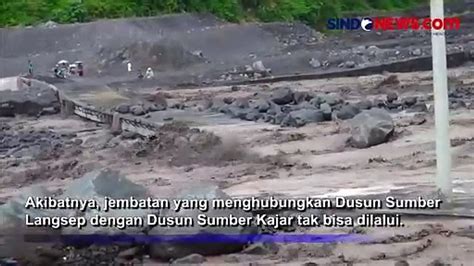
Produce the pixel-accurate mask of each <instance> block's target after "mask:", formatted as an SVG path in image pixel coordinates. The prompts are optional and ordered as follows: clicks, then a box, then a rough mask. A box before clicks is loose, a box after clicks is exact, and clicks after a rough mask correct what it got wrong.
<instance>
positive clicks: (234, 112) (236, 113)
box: [228, 106, 251, 120]
mask: <svg viewBox="0 0 474 266" xmlns="http://www.w3.org/2000/svg"><path fill="white" fill-rule="evenodd" d="M250 111H251V109H242V108H239V107H236V106H230V107H229V108H228V114H229V115H230V116H231V117H232V118H239V119H243V120H245V119H246V118H247V114H248V113H249V112H250Z"/></svg>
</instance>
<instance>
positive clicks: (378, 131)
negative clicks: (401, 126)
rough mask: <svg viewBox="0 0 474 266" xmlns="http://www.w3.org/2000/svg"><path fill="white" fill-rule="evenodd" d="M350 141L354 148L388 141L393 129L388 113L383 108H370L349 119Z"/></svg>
mask: <svg viewBox="0 0 474 266" xmlns="http://www.w3.org/2000/svg"><path fill="white" fill-rule="evenodd" d="M350 128H351V138H350V142H351V145H352V146H353V147H356V148H368V147H371V146H374V145H378V144H381V143H384V142H386V141H388V139H389V137H390V136H391V135H392V133H393V131H394V123H393V119H392V117H391V116H390V114H389V113H388V112H387V111H385V110H383V109H377V108H374V109H370V110H365V111H363V112H362V113H360V114H358V115H356V116H355V117H354V118H353V119H352V120H351V121H350Z"/></svg>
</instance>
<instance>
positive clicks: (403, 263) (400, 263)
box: [394, 260, 410, 266]
mask: <svg viewBox="0 0 474 266" xmlns="http://www.w3.org/2000/svg"><path fill="white" fill-rule="evenodd" d="M394 266H410V264H409V263H408V262H407V261H406V260H398V261H396V262H395V264H394Z"/></svg>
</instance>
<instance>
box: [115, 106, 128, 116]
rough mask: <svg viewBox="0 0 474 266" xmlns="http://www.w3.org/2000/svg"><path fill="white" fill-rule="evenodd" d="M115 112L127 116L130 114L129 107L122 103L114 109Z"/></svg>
mask: <svg viewBox="0 0 474 266" xmlns="http://www.w3.org/2000/svg"><path fill="white" fill-rule="evenodd" d="M115 111H117V112H119V113H121V114H128V113H129V112H130V105H128V104H125V103H122V104H119V105H117V106H116V107H115Z"/></svg>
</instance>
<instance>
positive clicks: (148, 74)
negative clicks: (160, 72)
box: [127, 62, 155, 79]
mask: <svg viewBox="0 0 474 266" xmlns="http://www.w3.org/2000/svg"><path fill="white" fill-rule="evenodd" d="M127 70H128V73H131V72H132V63H131V62H128V63H127ZM137 74H138V78H139V79H143V78H146V79H152V78H154V77H155V73H154V72H153V69H152V68H151V67H148V68H147V69H146V72H145V75H143V73H142V70H141V69H138V73H137Z"/></svg>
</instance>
